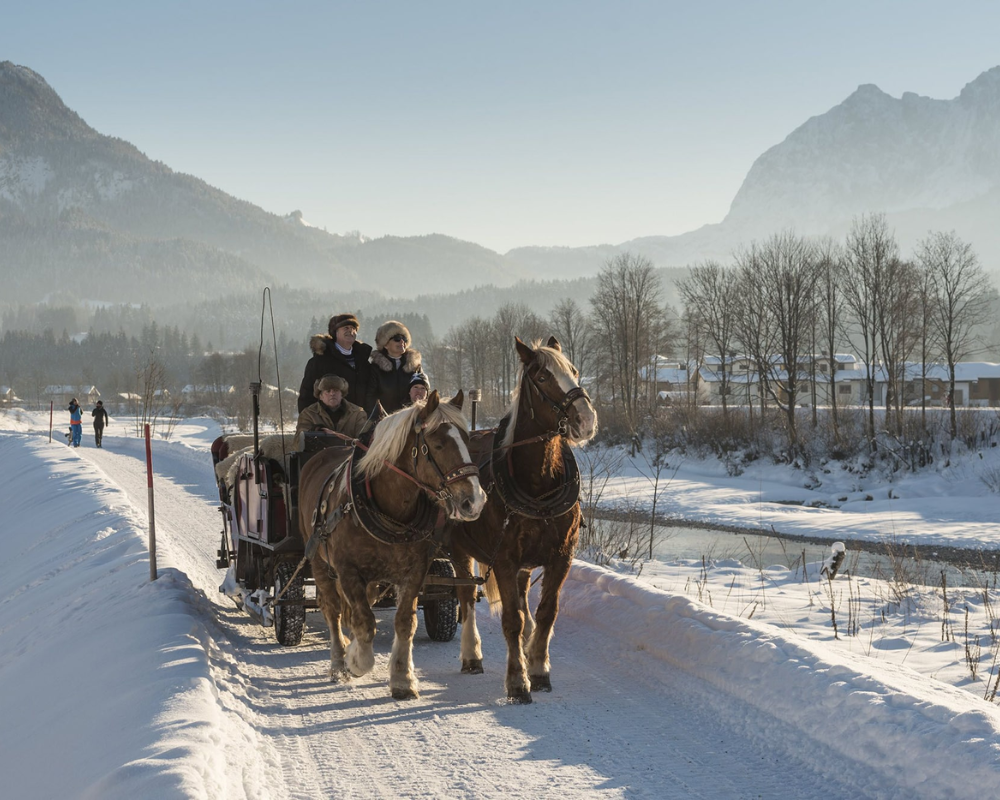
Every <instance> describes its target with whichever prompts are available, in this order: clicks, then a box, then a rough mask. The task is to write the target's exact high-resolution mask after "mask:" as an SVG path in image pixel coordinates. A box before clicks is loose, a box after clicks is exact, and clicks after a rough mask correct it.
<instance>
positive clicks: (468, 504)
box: [462, 497, 476, 517]
mask: <svg viewBox="0 0 1000 800" xmlns="http://www.w3.org/2000/svg"><path fill="white" fill-rule="evenodd" d="M475 510H476V504H475V503H473V502H472V498H470V497H466V498H465V499H464V500H463V501H462V516H463V517H471V516H472V515H473V514H474V513H475Z"/></svg>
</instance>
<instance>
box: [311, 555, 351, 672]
mask: <svg viewBox="0 0 1000 800" xmlns="http://www.w3.org/2000/svg"><path fill="white" fill-rule="evenodd" d="M313 577H314V578H315V580H316V594H317V598H318V600H319V607H320V610H321V611H322V612H323V617H324V618H325V619H326V624H327V627H328V628H329V629H330V680H332V681H334V682H335V683H339V682H340V681H342V680H347V679H349V678H350V675H349V674H348V672H347V666H346V665H345V663H344V648H345V647H346V646H347V639H345V638H344V634H343V632H342V631H341V628H340V615H341V606H340V594H339V593H338V592H337V579H336V577H335V576H334V575H333V571H332V570H331V569H330V567H328V566H327V565H326V562H324V561H321V560H320V559H318V558H317V559H316V560H315V561H313Z"/></svg>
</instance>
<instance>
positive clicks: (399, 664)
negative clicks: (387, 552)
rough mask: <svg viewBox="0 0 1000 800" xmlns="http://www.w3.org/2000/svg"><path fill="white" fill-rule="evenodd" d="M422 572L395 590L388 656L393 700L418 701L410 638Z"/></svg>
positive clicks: (415, 623) (411, 636) (413, 629)
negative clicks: (390, 643) (390, 646)
mask: <svg viewBox="0 0 1000 800" xmlns="http://www.w3.org/2000/svg"><path fill="white" fill-rule="evenodd" d="M425 571H426V570H424V571H421V572H420V574H419V575H418V576H417V578H416V579H413V578H410V579H409V580H408V581H406V582H405V583H403V584H397V586H396V617H395V633H396V635H395V637H394V638H393V640H392V654H391V655H390V656H389V690H390V692H391V693H392V697H393V699H394V700H415V699H416V698H417V697H419V694H418V689H419V686H418V683H417V676H416V674H415V673H414V671H413V635H414V634H415V633H416V632H417V595H418V594H419V593H420V587H421V585H422V584H423V580H424V572H425Z"/></svg>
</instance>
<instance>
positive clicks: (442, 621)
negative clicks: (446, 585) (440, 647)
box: [424, 558, 458, 642]
mask: <svg viewBox="0 0 1000 800" xmlns="http://www.w3.org/2000/svg"><path fill="white" fill-rule="evenodd" d="M428 574H429V575H443V576H446V577H449V578H454V577H455V567H454V565H453V564H452V563H451V562H450V561H449V560H448V559H445V558H436V559H434V561H432V562H431V568H430V569H429V570H428ZM424 628H426V629H427V635H428V636H430V637H431V639H433V640H434V641H435V642H450V641H451V640H452V639H454V638H455V631H456V630H458V598H457V597H455V596H454V592H453V593H452V596H451V597H449V598H447V599H445V600H427V601H425V602H424Z"/></svg>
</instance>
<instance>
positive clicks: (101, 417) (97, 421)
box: [90, 406, 111, 428]
mask: <svg viewBox="0 0 1000 800" xmlns="http://www.w3.org/2000/svg"><path fill="white" fill-rule="evenodd" d="M90 416H92V417H93V418H94V427H95V428H103V427H104V426H105V425H107V424H108V423H110V422H111V418H110V417H108V411H107V409H106V408H105V407H104V406H98V407H97V408H95V409H94V410H93V411H91V412H90Z"/></svg>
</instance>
